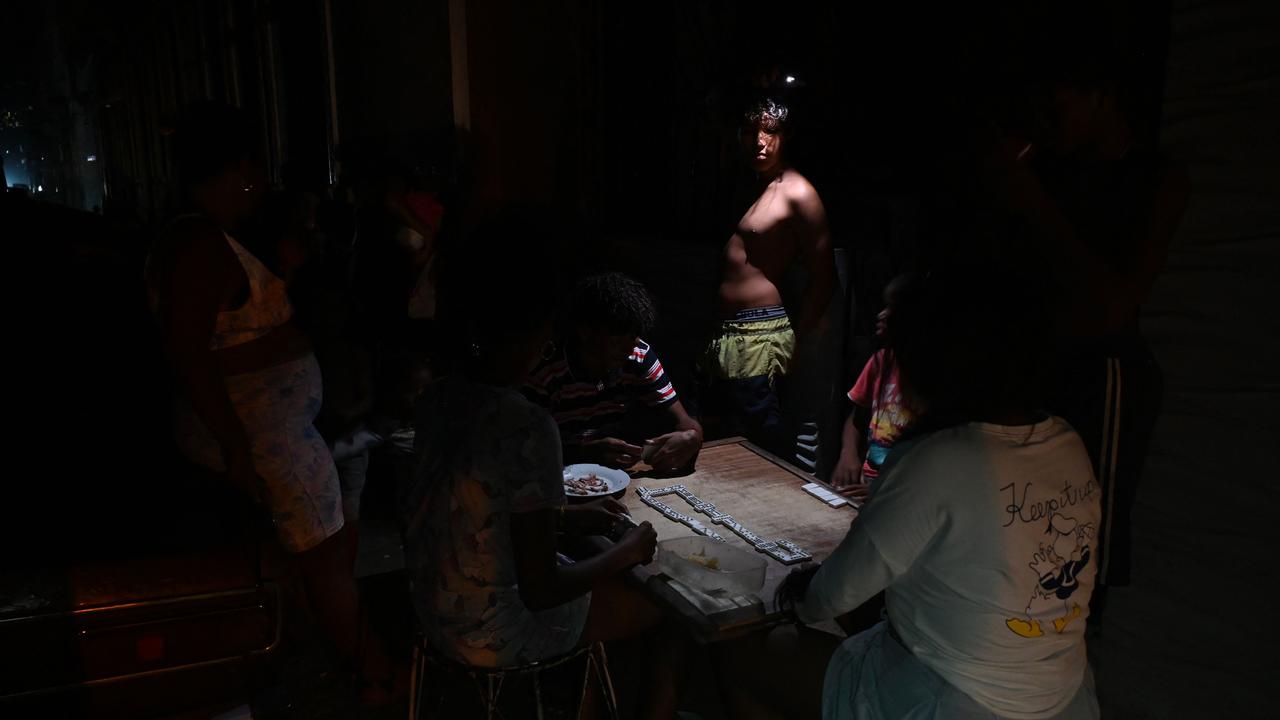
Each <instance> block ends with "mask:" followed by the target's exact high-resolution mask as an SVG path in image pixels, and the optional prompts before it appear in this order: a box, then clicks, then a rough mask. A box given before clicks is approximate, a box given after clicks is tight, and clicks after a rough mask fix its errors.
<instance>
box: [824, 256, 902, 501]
mask: <svg viewBox="0 0 1280 720" xmlns="http://www.w3.org/2000/svg"><path fill="white" fill-rule="evenodd" d="M915 283H916V276H915V275H914V274H911V273H907V274H904V275H899V276H898V277H896V278H894V279H893V281H891V282H890V283H889V285H888V287H886V288H885V290H884V303H885V307H884V309H883V310H881V311H880V314H879V315H877V316H876V337H877V338H879V339H880V340H881V342H882V343H884V344H885V345H886V347H884V348H882V349H880V350H877V351H876V353H875V354H874V355H872V356H871V359H870V360H869V361H867V365H866V367H865V368H863V370H862V374H861V375H859V376H858V381H857V382H856V383H855V384H854V386H853V388H851V389H850V390H849V401H850V402H852V403H853V411H852V412H851V413H849V417H848V419H847V420H845V423H844V432H843V433H841V446H840V459H839V460H838V461H837V462H836V467H835V469H834V470H833V471H832V473H831V484H832V485H833V486H834V487H835V488H836V489H837V490H838V491H839V492H840V493H841V494H843V495H845V496H847V497H849V498H850V499H851V500H853V501H855V502H859V503H864V502H866V501H867V500H868V499H869V498H870V496H871V482H872V481H874V480H875V479H876V478H877V477H878V476H879V474H880V466H881V465H882V464H883V463H884V461H885V458H886V457H888V455H889V448H891V447H893V444H894V443H895V442H897V440H898V438H900V437H901V436H902V433H903V431H904V430H906V429H907V427H908V426H909V425H910V424H911V422H912V420H914V419H915V415H914V414H913V413H912V411H911V408H910V407H908V405H907V403H906V400H905V398H903V396H902V389H901V383H900V382H899V381H898V364H897V362H895V360H894V355H893V348H892V347H890V344H891V338H890V333H889V317H890V316H891V315H892V314H893V308H894V307H895V306H896V305H900V304H901V303H902V301H903V298H904V297H905V296H906V294H907V293H908V292H910V290H911V288H912V286H913V285H915Z"/></svg>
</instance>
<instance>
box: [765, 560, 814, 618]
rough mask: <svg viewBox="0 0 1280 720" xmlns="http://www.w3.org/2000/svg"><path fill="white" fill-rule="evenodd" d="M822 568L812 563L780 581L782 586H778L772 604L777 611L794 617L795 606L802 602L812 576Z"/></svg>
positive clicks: (793, 571)
mask: <svg viewBox="0 0 1280 720" xmlns="http://www.w3.org/2000/svg"><path fill="white" fill-rule="evenodd" d="M821 567H822V566H821V565H820V564H818V563H814V564H813V565H810V566H809V567H804V568H800V569H798V570H792V571H791V573H790V574H789V575H787V576H786V577H785V578H783V579H782V584H780V585H778V591H777V592H776V593H774V596H773V603H774V605H776V606H777V607H778V610H780V611H782V612H783V613H785V614H787V615H794V614H795V610H796V605H797V604H798V603H799V602H801V601H802V600H804V596H805V594H806V593H807V592H809V583H811V582H813V576H814V575H817V574H818V569H819V568H821Z"/></svg>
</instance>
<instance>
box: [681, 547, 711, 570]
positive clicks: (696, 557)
mask: <svg viewBox="0 0 1280 720" xmlns="http://www.w3.org/2000/svg"><path fill="white" fill-rule="evenodd" d="M681 557H683V558H684V559H685V560H688V561H689V562H691V563H697V564H699V565H701V566H702V567H704V568H706V569H708V570H719V569H720V558H717V557H707V553H706V551H705V550H699V551H698V552H696V553H690V554H689V555H682V556H681Z"/></svg>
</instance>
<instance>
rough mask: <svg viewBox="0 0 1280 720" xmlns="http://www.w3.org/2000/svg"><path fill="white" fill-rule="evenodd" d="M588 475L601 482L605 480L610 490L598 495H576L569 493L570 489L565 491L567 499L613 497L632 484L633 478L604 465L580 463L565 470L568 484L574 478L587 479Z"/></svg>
mask: <svg viewBox="0 0 1280 720" xmlns="http://www.w3.org/2000/svg"><path fill="white" fill-rule="evenodd" d="M588 475H595V476H596V477H598V478H600V479H601V480H604V481H605V482H606V483H608V484H609V489H607V490H602V491H600V492H598V493H591V494H589V495H578V494H576V493H571V492H569V489H568V488H565V491H564V494H565V497H570V498H589V497H604V496H605V495H612V494H614V493H616V492H618V491H619V490H621V489H623V488H625V487H626V486H628V485H630V484H631V476H630V475H628V474H627V473H626V472H624V471H622V470H614V469H613V468H607V467H605V466H603V465H593V464H591V463H579V464H577V465H570V466H569V467H567V468H565V469H564V479H565V482H568V481H569V480H572V479H574V478H582V477H586V476H588Z"/></svg>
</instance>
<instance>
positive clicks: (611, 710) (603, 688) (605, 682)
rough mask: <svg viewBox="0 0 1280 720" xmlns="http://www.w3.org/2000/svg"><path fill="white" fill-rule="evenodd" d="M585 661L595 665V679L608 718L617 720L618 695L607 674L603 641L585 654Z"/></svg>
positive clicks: (606, 660)
mask: <svg viewBox="0 0 1280 720" xmlns="http://www.w3.org/2000/svg"><path fill="white" fill-rule="evenodd" d="M587 662H589V663H592V664H594V665H595V666H596V680H597V681H598V682H599V683H600V694H601V695H602V696H603V697H604V709H605V712H606V713H607V714H608V716H609V720H618V696H617V695H615V694H614V692H613V676H612V675H610V674H609V657H608V656H607V655H605V654H604V643H596V644H595V646H594V647H592V648H591V652H590V654H588V655H587Z"/></svg>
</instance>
